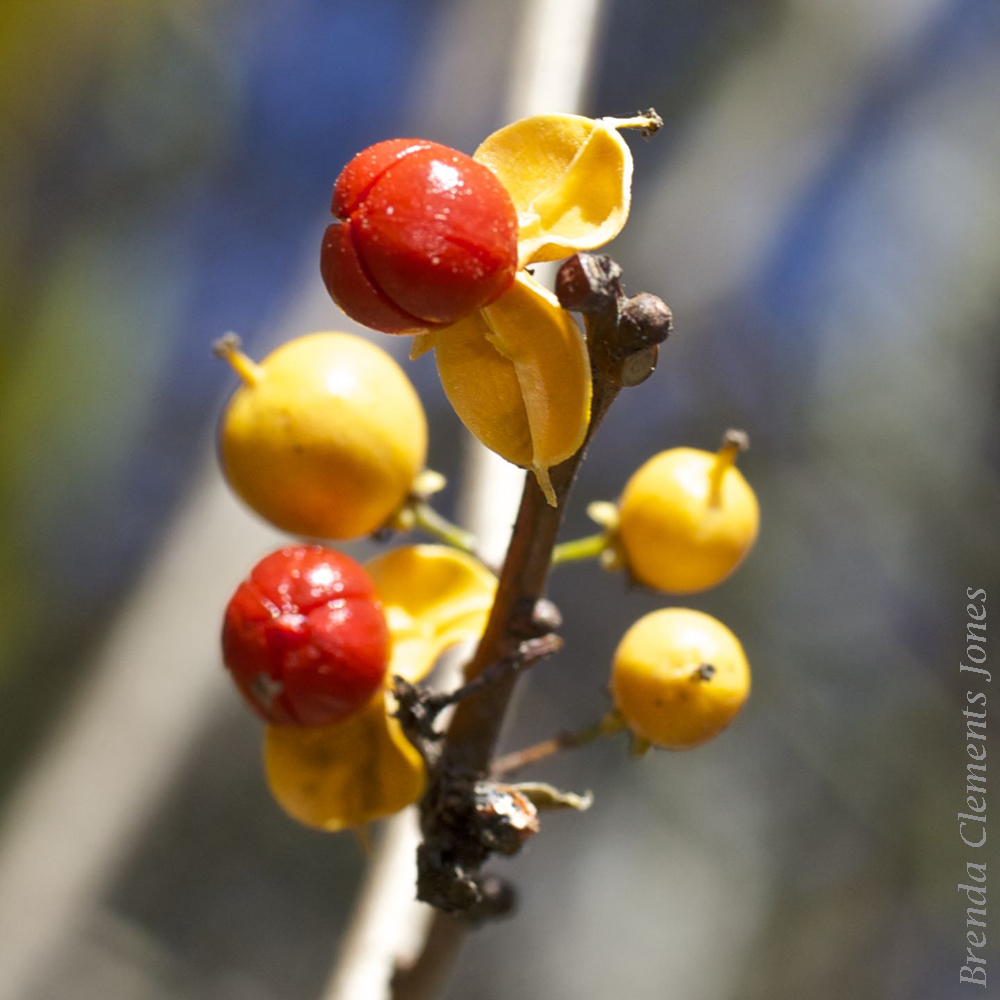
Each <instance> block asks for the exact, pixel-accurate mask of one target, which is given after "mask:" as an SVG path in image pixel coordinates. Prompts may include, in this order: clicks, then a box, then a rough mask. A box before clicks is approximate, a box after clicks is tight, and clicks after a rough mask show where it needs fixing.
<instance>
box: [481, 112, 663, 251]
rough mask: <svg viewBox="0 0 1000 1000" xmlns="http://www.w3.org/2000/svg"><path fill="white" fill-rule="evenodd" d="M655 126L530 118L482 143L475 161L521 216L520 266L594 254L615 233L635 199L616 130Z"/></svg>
mask: <svg viewBox="0 0 1000 1000" xmlns="http://www.w3.org/2000/svg"><path fill="white" fill-rule="evenodd" d="M658 123H659V119H658V118H656V117H655V115H652V116H651V115H639V116H638V117H636V118H599V119H593V118H583V117H581V116H580V115H564V114H547V115H534V116H532V117H530V118H522V119H521V120H520V121H516V122H513V123H511V124H510V125H507V126H505V127H504V128H502V129H500V130H499V131H497V132H494V133H493V134H492V135H491V136H489V137H488V138H487V139H486V140H485V141H484V142H483V143H482V145H481V146H480V147H479V148H478V149H477V150H476V152H475V154H474V157H473V158H474V159H476V160H478V161H479V162H480V163H484V164H485V165H486V166H487V167H489V168H490V170H492V171H493V173H494V174H496V176H497V177H498V178H499V179H500V181H501V182H502V183H503V185H504V187H506V188H507V190H508V191H509V192H510V196H511V198H512V199H513V201H514V207H515V209H516V210H517V213H518V224H519V233H518V257H519V261H520V266H521V267H524V266H525V265H527V264H531V263H532V262H534V261H544V260H558V259H559V258H560V257H568V256H569V255H570V254H573V253H576V252H577V251H578V250H593V249H594V248H596V247H599V246H603V245H604V244H605V243H607V242H609V241H610V240H612V239H614V238H615V236H617V235H618V233H619V232H620V231H621V229H622V226H624V225H625V220H626V219H627V218H628V212H629V204H630V202H631V196H632V154H631V153H630V152H629V148H628V146H627V145H626V144H625V141H624V140H623V139H622V137H621V135H620V134H619V130H620V129H623V128H639V129H655V128H656V127H657V124H658Z"/></svg>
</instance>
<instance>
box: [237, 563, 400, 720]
mask: <svg viewBox="0 0 1000 1000" xmlns="http://www.w3.org/2000/svg"><path fill="white" fill-rule="evenodd" d="M222 655H223V659H224V660H225V663H226V666H227V667H228V668H229V670H230V672H231V673H232V675H233V680H234V681H235V682H236V686H237V687H238V688H239V689H240V692H241V693H242V694H243V696H244V698H246V700H247V701H248V702H249V704H250V706H251V707H252V708H253V709H254V711H255V712H257V714H258V715H260V716H262V717H263V718H264V719H266V720H267V721H268V722H275V723H278V724H279V725H283V726H294V725H300V726H321V725H325V724H326V723H329V722H336V721H338V720H339V719H343V718H344V717H345V716H348V715H350V714H351V713H352V712H355V711H357V710H358V709H360V708H363V707H364V706H365V705H366V704H367V703H368V701H369V700H370V699H371V697H372V695H373V694H374V693H375V692H376V691H377V690H378V689H379V686H380V685H381V684H382V680H383V678H384V676H385V669H386V663H387V661H388V656H389V630H388V628H387V627H386V623H385V615H384V614H383V613H382V605H381V604H380V603H379V600H378V597H377V595H376V593H375V588H374V587H373V585H372V582H371V580H370V579H369V578H368V575H367V574H366V573H365V571H364V570H363V569H362V568H361V567H360V566H359V565H358V564H357V563H356V562H355V561H354V560H353V559H351V558H350V557H349V556H345V555H343V554H342V553H340V552H336V551H335V550H333V549H326V548H323V547H322V546H319V545H293V546H289V547H288V548H284V549H279V550H278V551H277V552H272V553H271V554H270V555H269V556H265V558H263V559H261V561H260V562H259V563H257V565H256V566H254V568H253V570H252V572H251V573H250V576H249V577H248V578H247V579H246V580H244V581H243V583H241V584H240V585H239V587H237V589H236V593H235V594H233V597H232V600H231V601H230V602H229V606H228V607H227V608H226V617H225V624H224V625H223V629H222Z"/></svg>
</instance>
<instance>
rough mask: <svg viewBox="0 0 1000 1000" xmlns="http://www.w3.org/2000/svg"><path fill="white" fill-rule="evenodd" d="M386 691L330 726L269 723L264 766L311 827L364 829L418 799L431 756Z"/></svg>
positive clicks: (276, 791) (283, 800)
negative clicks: (407, 732) (406, 728)
mask: <svg viewBox="0 0 1000 1000" xmlns="http://www.w3.org/2000/svg"><path fill="white" fill-rule="evenodd" d="M385 699H386V695H385V692H383V691H380V692H379V693H378V694H377V695H376V696H375V697H374V698H373V699H372V701H371V702H370V703H369V705H368V706H367V707H366V708H365V709H363V710H362V711H361V712H355V714H354V715H351V716H349V717H348V718H346V719H344V720H343V721H341V722H336V723H334V724H333V725H329V726H314V727H307V726H268V727H267V734H266V737H265V740H264V769H265V773H266V775H267V783H268V787H269V788H270V790H271V794H272V795H273V796H274V798H275V799H276V800H277V802H278V804H279V805H280V806H281V808H282V809H284V810H285V812H287V813H288V814H289V816H291V817H292V818H293V819H296V820H298V821H299V822H300V823H304V824H306V826H314V827H318V828H319V829H322V830H329V831H331V832H332V831H336V830H344V829H348V828H356V827H361V826H364V825H365V824H366V823H371V822H372V821H373V820H377V819H381V818H382V817H383V816H389V815H391V814H392V813H395V812H398V811H399V810H400V809H402V808H404V807H405V806H408V805H410V803H412V802H416V801H417V800H418V799H419V798H420V796H421V795H422V794H423V789H424V783H425V781H426V769H425V768H424V762H423V760H422V759H421V757H420V754H419V753H417V751H416V749H415V748H414V747H413V746H412V745H411V744H410V743H409V741H408V740H407V739H406V737H405V736H403V733H402V731H401V729H400V726H399V723H398V722H397V721H396V720H395V719H394V718H391V717H390V716H389V715H388V714H387V712H386V705H385Z"/></svg>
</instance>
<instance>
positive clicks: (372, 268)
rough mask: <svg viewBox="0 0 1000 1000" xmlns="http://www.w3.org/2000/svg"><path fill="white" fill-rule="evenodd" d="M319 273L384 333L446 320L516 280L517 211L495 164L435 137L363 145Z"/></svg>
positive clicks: (342, 187) (338, 193) (336, 296)
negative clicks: (432, 139) (492, 168)
mask: <svg viewBox="0 0 1000 1000" xmlns="http://www.w3.org/2000/svg"><path fill="white" fill-rule="evenodd" d="M331 211H332V212H333V214H334V215H335V216H336V217H337V221H336V222H334V223H333V224H332V225H331V226H329V227H328V228H327V230H326V234H325V236H324V237H323V250H322V254H321V257H320V271H321V272H322V274H323V280H324V282H326V287H327V289H328V291H329V292H330V295H331V296H332V297H333V300H334V301H335V302H336V303H337V304H338V305H339V306H340V308H341V309H343V310H344V312H346V313H347V315H348V316H350V317H351V318H352V319H355V320H357V321H358V322H359V323H363V324H365V326H369V327H372V328H373V329H376V330H382V331H383V332H385V333H413V332H415V331H417V330H422V329H427V328H433V327H438V326H447V325H448V324H450V323H454V322H456V321H457V320H459V319H461V318H462V317H463V316H464V315H466V313H469V312H471V311H472V310H473V309H478V308H480V307H481V306H484V305H486V304H487V303H489V302H492V301H493V300H494V299H495V298H496V297H497V296H498V295H500V294H501V293H503V292H505V291H506V290H507V289H508V288H509V287H510V286H511V284H513V281H514V274H515V272H516V270H517V232H518V226H517V212H516V211H515V209H514V203H513V202H512V201H511V198H510V195H509V194H508V193H507V189H506V188H505V187H504V186H503V185H502V184H501V183H500V181H498V180H497V178H496V177H495V176H494V175H493V173H492V172H491V171H490V170H489V168H488V167H484V166H483V165H482V164H481V163H477V162H476V161H475V160H473V159H472V158H471V157H469V156H466V155H465V154H464V153H460V152H458V150H455V149H449V148H448V147H447V146H442V145H440V144H439V143H436V142H428V141H427V140H426V139H389V140H387V141H386V142H379V143H376V144H375V145H374V146H369V147H368V148H367V149H365V150H362V151H361V152H360V153H358V155H357V156H355V157H354V159H353V160H351V162H350V163H348V164H347V166H346V167H344V169H343V170H342V171H341V173H340V176H339V177H338V178H337V183H336V184H335V185H334V189H333V203H332V205H331Z"/></svg>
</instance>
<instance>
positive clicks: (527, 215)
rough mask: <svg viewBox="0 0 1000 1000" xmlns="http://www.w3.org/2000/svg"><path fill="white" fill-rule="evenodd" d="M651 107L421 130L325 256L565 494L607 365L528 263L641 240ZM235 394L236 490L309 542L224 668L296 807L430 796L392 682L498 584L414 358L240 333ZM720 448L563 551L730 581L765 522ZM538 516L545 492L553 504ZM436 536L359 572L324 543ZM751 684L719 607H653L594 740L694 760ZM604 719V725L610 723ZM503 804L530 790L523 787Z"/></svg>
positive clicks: (341, 812) (332, 230)
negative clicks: (632, 208) (472, 137)
mask: <svg viewBox="0 0 1000 1000" xmlns="http://www.w3.org/2000/svg"><path fill="white" fill-rule="evenodd" d="M651 124H652V121H651V119H650V118H648V117H646V116H639V117H637V118H633V119H602V120H593V119H589V118H583V117H579V116H574V115H541V116H535V117H532V118H527V119H524V120H522V121H518V122H515V123H513V124H511V125H508V126H507V127H506V128H503V129H501V130H500V131H498V132H496V133H494V134H493V135H491V136H490V137H489V138H488V139H487V140H486V141H485V142H484V143H483V144H482V145H481V146H480V147H479V149H478V150H477V151H476V152H475V154H474V155H473V156H472V157H469V156H466V155H465V154H463V153H460V152H458V151H457V150H453V149H449V148H447V147H445V146H441V145H439V144H438V143H434V142H429V141H427V140H423V139H390V140H387V141H385V142H380V143H378V144H376V145H374V146H372V147H370V148H368V149H366V150H364V151H362V152H361V153H359V154H358V155H357V156H356V157H354V159H352V160H351V161H350V163H348V164H347V166H345V167H344V169H343V170H342V172H341V173H340V175H339V177H338V178H337V180H336V183H335V185H334V193H333V202H332V212H333V215H334V216H335V221H334V222H333V223H332V224H331V225H330V226H329V227H328V228H327V230H326V233H325V235H324V238H323V241H322V250H321V259H320V268H321V273H322V277H323V280H324V283H325V285H326V287H327V289H328V291H329V292H330V295H331V296H332V298H333V299H334V301H335V302H336V303H337V304H338V305H339V306H340V307H341V308H342V309H343V311H344V312H346V313H347V314H348V315H349V316H351V317H353V318H354V319H355V320H357V321H358V322H360V323H362V324H364V325H367V326H369V327H371V328H373V329H376V330H380V331H382V332H385V333H391V334H410V335H412V336H413V337H414V344H413V355H414V356H416V355H418V354H420V353H423V352H425V351H429V350H433V351H434V354H435V358H436V361H437V367H438V371H439V373H440V377H441V381H442V384H443V386H444V389H445V392H446V394H447V396H448V398H449V400H450V401H451V403H452V405H453V407H454V409H455V411H456V413H457V414H458V416H459V417H460V418H461V420H462V421H463V423H464V424H465V425H466V427H468V429H469V430H470V431H471V432H472V433H473V434H474V435H475V436H476V437H478V438H479V440H480V441H482V443H483V444H484V445H486V447H488V448H490V449H492V450H493V451H495V452H497V453H498V454H499V455H501V456H502V457H504V458H505V459H507V460H508V461H510V462H513V463H515V464H517V465H519V466H522V467H523V468H526V469H528V470H530V471H531V472H532V473H533V474H534V476H535V477H536V479H537V481H538V485H539V487H540V488H541V490H542V491H543V493H544V495H545V497H546V499H547V500H548V502H549V503H550V504H552V505H555V504H556V502H557V497H556V492H555V490H554V489H553V486H552V481H551V479H550V474H549V470H550V469H551V468H552V467H553V466H555V465H557V464H559V463H560V462H563V461H564V460H566V459H568V458H569V457H570V456H573V455H575V454H576V453H577V452H578V451H579V449H580V448H581V446H582V444H583V442H584V440H585V438H586V437H587V433H588V428H589V426H590V419H591V399H592V394H593V378H592V372H591V359H590V354H589V353H588V345H587V341H586V338H585V336H584V333H583V332H582V331H581V329H580V327H579V326H578V325H577V322H576V321H575V319H574V318H573V316H572V314H571V313H570V312H569V311H567V310H566V309H564V308H563V307H562V306H561V305H560V304H559V301H558V300H557V299H556V297H555V296H554V295H553V294H552V292H550V291H549V290H548V289H546V288H545V287H543V286H542V285H541V284H540V283H539V282H537V281H536V280H535V279H534V277H533V276H532V274H531V273H530V271H529V270H527V268H528V267H529V266H530V265H531V264H533V263H537V262H540V261H547V260H558V259H560V258H563V257H567V256H569V255H571V254H574V253H577V252H579V251H585V250H590V249H594V248H596V247H599V246H601V245H603V244H604V243H606V242H608V241H609V240H610V239H612V238H613V237H614V236H615V235H616V234H617V233H618V232H619V231H620V230H621V228H622V226H623V225H624V223H625V221H626V219H627V217H628V210H629V201H630V190H631V174H632V159H631V154H630V152H629V149H628V146H627V145H626V144H625V142H624V141H623V140H622V137H621V135H620V130H622V129H625V128H636V127H639V128H646V127H649V126H650V125H651ZM217 351H218V353H219V354H220V355H222V356H223V357H225V358H226V359H227V360H228V361H229V362H230V363H231V364H232V366H233V367H234V368H235V369H236V371H237V372H238V374H239V375H240V377H241V380H242V384H241V385H240V387H239V388H238V389H237V390H236V392H235V393H234V395H233V397H232V399H231V400H230V402H229V404H228V406H227V408H226V411H225V414H224V416H223V419H222V424H221V429H220V459H221V463H222V467H223V471H224V473H225V476H226V478H227V480H228V481H229V483H230V485H231V486H232V488H233V489H234V491H235V492H236V493H237V494H238V495H239V496H240V497H241V498H242V499H243V500H244V501H245V502H246V503H247V504H248V505H249V506H250V507H251V508H253V509H254V510H255V511H256V512H257V513H259V514H260V515H261V516H263V517H265V518H266V519H268V520H269V521H270V522H272V523H273V524H275V525H276V526H277V527H279V528H281V529H282V530H284V531H287V532H289V533H290V534H292V535H294V536H298V537H299V538H304V539H308V540H309V543H308V544H307V543H300V544H293V545H289V546H288V547H286V548H282V549H279V550H278V551H276V552H273V553H271V554H270V555H268V556H267V557H265V558H264V559H262V560H261V561H260V562H259V563H258V564H257V565H256V566H255V567H254V568H253V570H252V571H251V573H250V575H249V576H248V577H247V579H246V580H245V581H244V582H243V583H241V584H240V586H239V587H238V588H237V590H236V592H235V594H234V595H233V598H232V600H231V601H230V603H229V606H228V608H227V610H226V615H225V624H224V629H223V656H224V660H225V663H226V665H227V667H228V668H229V670H230V673H231V674H232V677H233V679H234V681H235V682H236V685H237V687H238V688H239V690H240V692H241V693H242V695H243V696H244V698H245V699H246V701H247V703H248V704H249V705H250V707H251V708H253V709H254V711H256V712H257V713H258V714H259V715H260V716H261V717H262V718H263V719H264V720H265V721H266V722H267V723H268V726H267V734H266V739H265V768H266V772H267V778H268V783H269V787H270V788H271V791H272V792H273V794H274V796H275V798H276V799H277V801H278V802H279V803H280V804H281V805H282V807H283V808H284V809H285V810H286V811H287V812H288V813H289V814H290V815H292V816H293V817H295V818H296V819H298V820H300V821H301V822H303V823H306V824H309V825H311V826H316V827H320V828H323V829H327V830H339V829H343V828H357V827H360V826H363V825H364V824H366V823H368V822H370V821H372V820H375V819H378V818H380V817H382V816H385V815H388V814H390V813H393V812H395V811H397V810H399V809H401V808H403V807H404V806H406V805H408V804H409V803H412V802H414V801H416V800H417V799H418V798H420V796H421V794H422V793H423V790H424V788H425V785H426V781H427V773H426V769H427V760H426V754H422V753H420V752H418V748H417V747H415V746H414V745H413V744H411V742H410V740H408V739H407V738H406V736H404V734H403V731H402V729H401V727H400V724H399V722H398V721H397V719H396V718H395V715H394V694H393V691H392V690H391V688H390V682H391V680H392V679H393V678H398V679H401V681H402V682H404V683H406V684H409V685H413V684H416V683H417V682H419V681H420V680H421V679H422V678H423V677H425V676H426V675H427V673H428V672H429V671H430V670H431V668H432V667H433V666H434V663H435V661H436V660H437V659H438V658H439V656H440V655H441V653H442V652H443V651H444V650H446V649H447V648H448V647H450V646H452V645H454V644H455V643H457V642H461V641H464V640H469V639H475V638H478V637H479V636H480V635H481V634H482V632H483V630H484V628H485V626H486V623H487V620H488V618H489V615H490V610H491V607H492V605H493V602H494V597H495V594H496V587H497V581H496V579H495V577H494V575H493V573H492V572H491V571H490V570H489V569H487V568H486V567H485V566H484V565H483V564H482V563H481V562H480V561H479V560H478V559H476V558H475V556H474V555H473V554H472V553H473V552H474V541H473V540H472V539H470V537H469V536H468V534H467V533H466V532H464V531H462V529H460V528H458V527H456V526H454V525H451V524H449V523H448V522H446V521H445V520H444V519H443V518H442V517H441V516H440V515H438V514H437V513H436V512H435V511H434V509H433V507H432V505H431V502H430V498H431V495H432V494H433V493H434V492H435V491H436V490H437V489H440V487H441V486H442V485H443V481H442V480H441V477H440V476H438V475H436V474H435V473H433V472H431V471H429V470H427V469H425V467H424V463H425V459H426V453H427V423H426V419H425V416H424V412H423V408H422V406H421V403H420V400H419V398H418V396H417V394H416V392H415V391H414V389H413V387H412V385H411V384H410V382H409V380H408V379H407V377H406V375H405V373H404V372H403V370H402V369H401V368H400V367H399V365H397V364H396V362H395V361H393V360H392V358H390V357H389V355H388V354H387V353H385V352H384V351H383V350H381V348H379V347H377V346H375V345H373V344H372V343H370V342H368V341H366V340H364V339H361V338H359V337H356V336H353V335H350V334H347V333H336V332H326V333H312V334H309V335H306V336H303V337H300V338H298V339H296V340H293V341H291V342H289V343H286V344H285V345H283V346H282V347H279V348H278V349H277V350H276V351H274V352H273V353H272V354H270V355H269V356H268V357H266V358H264V359H263V360H262V361H260V362H254V361H252V360H251V359H250V358H248V357H247V356H246V355H245V354H243V353H242V352H241V351H240V349H239V344H238V341H236V339H235V338H232V337H230V338H228V339H227V338H223V340H222V341H220V342H219V344H218V345H217ZM744 444H745V440H744V438H743V436H742V435H740V434H739V433H737V432H730V433H728V434H727V436H726V438H725V439H724V441H723V444H722V447H721V449H720V450H719V451H718V452H717V453H714V454H713V453H709V452H703V451H697V450H694V449H690V448H675V449H672V450H670V451H665V452H663V453H661V454H659V455H656V456H655V457H653V458H651V459H650V460H649V461H648V462H646V463H645V464H644V465H643V466H642V467H641V468H640V469H639V470H638V471H637V472H636V473H635V474H634V475H633V476H632V477H631V479H629V481H628V482H627V484H626V485H625V487H624V490H623V492H622V494H621V498H620V500H619V501H618V502H617V503H614V504H612V503H595V504H593V505H592V506H591V514H592V516H593V517H594V519H595V520H596V521H598V523H599V524H600V525H601V527H602V530H601V531H600V532H599V533H598V534H596V535H594V536H591V537H589V538H584V539H579V540H576V541H570V542H565V543H563V544H562V545H561V546H558V547H557V548H556V549H555V552H554V554H553V562H554V563H565V562H570V561H573V560H575V559H581V558H590V557H599V558H600V559H601V561H602V563H603V565H604V566H605V567H606V568H608V569H609V570H614V569H623V570H624V571H625V572H626V573H627V574H628V575H629V577H630V578H631V579H632V580H633V581H634V582H636V583H639V584H642V585H645V586H647V587H650V588H653V589H655V590H658V591H661V592H663V593H667V594H691V593H695V592H697V591H701V590H705V589H706V588H709V587H712V586H715V585H716V584H718V583H719V582H721V581H722V580H723V579H725V578H726V577H727V576H729V574H730V573H732V572H733V570H734V569H735V568H736V567H737V566H738V565H739V564H740V562H741V561H742V560H743V558H744V557H745V556H746V554H747V552H748V551H749V549H750V548H751V547H752V545H753V543H754V541H755V539H756V535H757V528H758V508H757V502H756V498H755V497H754V493H753V491H752V489H751V488H750V487H749V485H748V484H747V482H746V480H745V479H744V478H743V476H742V475H741V474H740V472H739V471H738V470H737V469H736V467H735V464H734V463H735V459H736V456H737V453H738V452H739V450H740V449H741V447H743V446H744ZM543 508H544V505H543ZM411 529H418V530H423V531H425V532H429V533H430V534H432V535H434V536H436V538H437V539H438V540H439V542H440V543H441V544H433V545H406V546H402V547H397V548H393V549H390V550H388V551H387V552H385V553H384V554H383V555H380V556H378V557H377V558H375V559H373V560H371V561H370V562H369V563H368V564H367V565H366V566H361V565H359V564H358V563H356V562H355V561H354V560H353V559H351V558H350V557H348V556H347V555H345V554H343V553H341V552H338V551H337V550H335V549H331V548H328V547H325V545H321V544H317V543H319V542H322V543H326V542H329V541H331V540H350V539H356V538H360V537H363V536H367V535H372V534H375V535H377V536H379V537H383V536H387V535H390V536H394V535H397V534H398V533H400V532H403V531H407V530H411ZM749 687H750V675H749V669H748V666H747V662H746V658H745V656H744V653H743V650H742V648H741V646H740V644H739V642H738V641H737V639H736V638H735V636H733V634H732V633H731V632H730V631H729V630H728V629H727V628H726V627H725V626H724V625H722V624H721V623H720V622H718V621H716V620H715V619H714V618H711V617H710V616H708V615H705V614H702V613H700V612H697V611H692V610H688V609H685V608H675V607H672V608H666V609H663V610H661V611H657V612H654V613H653V614H650V615H647V616H646V617H644V618H642V619H641V620H640V621H638V622H637V623H636V624H635V625H633V626H632V628H631V629H629V630H628V632H627V633H626V634H625V636H624V637H623V639H622V641H621V643H620V645H619V647H618V649H617V652H616V653H615V655H614V659H613V663H612V666H611V674H610V692H611V696H612V698H613V702H614V707H613V708H612V709H611V710H610V711H609V714H608V716H607V717H606V719H605V720H604V722H603V723H602V724H601V725H600V726H599V727H597V730H599V731H600V733H602V734H603V733H607V732H613V731H615V730H617V729H621V728H625V727H627V728H628V729H629V730H631V732H632V734H633V744H634V746H635V747H638V748H640V749H642V748H644V747H648V746H650V745H654V746H658V747H664V748H670V749H686V748H690V747H694V746H697V745H698V744H701V743H703V742H705V741H706V740H709V739H711V738H712V737H714V736H715V735H717V734H718V733H719V732H721V731H722V730H723V729H724V728H725V727H726V726H727V725H728V724H729V723H730V721H731V720H732V719H733V717H734V716H735V715H736V713H737V712H738V711H739V709H740V707H741V706H742V704H743V702H744V701H745V699H746V697H747V694H748V692H749ZM597 730H595V732H596V731H597ZM510 794H512V795H513V794H519V793H514V792H511V793H510Z"/></svg>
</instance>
